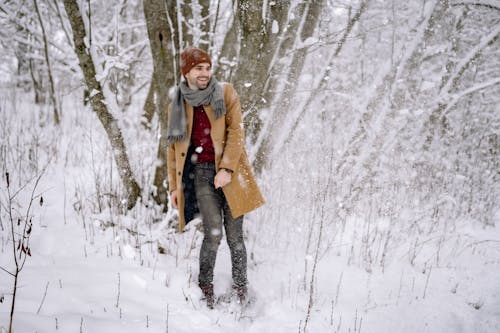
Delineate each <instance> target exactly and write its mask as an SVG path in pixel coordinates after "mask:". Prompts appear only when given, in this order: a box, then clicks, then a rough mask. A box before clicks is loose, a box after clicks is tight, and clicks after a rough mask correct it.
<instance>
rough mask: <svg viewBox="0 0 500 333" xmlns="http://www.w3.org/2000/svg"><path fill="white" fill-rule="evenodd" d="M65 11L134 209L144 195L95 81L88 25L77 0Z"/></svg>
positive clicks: (68, 3)
mask: <svg viewBox="0 0 500 333" xmlns="http://www.w3.org/2000/svg"><path fill="white" fill-rule="evenodd" d="M64 8H65V10H66V13H67V15H68V19H69V21H70V23H71V29H72V31H73V42H74V45H75V52H76V54H77V56H78V60H79V64H80V67H81V69H82V72H83V76H84V78H85V83H86V86H87V89H88V90H89V93H90V95H89V99H90V103H91V105H92V109H93V110H94V112H95V113H96V115H97V117H98V118H99V120H100V122H101V124H102V126H103V127H104V130H105V132H106V134H107V136H108V140H109V142H110V144H111V148H112V149H113V151H114V158H115V162H116V165H117V168H118V172H119V175H120V178H121V180H122V182H123V185H124V187H125V192H126V197H127V207H128V208H129V209H131V208H133V207H134V206H135V204H136V202H137V199H138V197H139V196H140V194H141V189H140V188H139V185H138V184H137V182H136V181H135V179H134V177H133V175H132V170H131V168H130V163H129V160H128V156H127V152H126V148H125V143H124V141H123V137H122V133H121V130H120V128H119V127H118V123H117V121H116V120H115V119H114V117H113V115H112V114H111V112H109V110H108V107H107V105H106V103H105V97H104V93H103V90H102V87H101V84H100V83H99V81H97V79H96V70H95V66H94V61H93V59H92V56H91V53H90V50H89V48H88V47H87V45H86V44H85V38H86V36H87V33H86V31H85V25H84V22H83V18H82V15H81V13H80V9H79V7H78V3H77V2H76V0H64Z"/></svg>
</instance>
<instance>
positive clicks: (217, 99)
mask: <svg viewBox="0 0 500 333" xmlns="http://www.w3.org/2000/svg"><path fill="white" fill-rule="evenodd" d="M184 101H186V102H187V103H188V104H189V105H191V106H193V107H196V106H200V105H208V104H210V105H211V106H212V109H213V110H214V112H215V118H216V119H218V118H220V117H222V116H225V115H226V105H225V103H224V92H223V89H222V84H220V83H219V82H217V80H216V79H215V78H214V77H212V78H211V79H210V82H209V83H208V86H207V87H206V88H205V89H203V90H192V89H190V88H189V87H188V85H187V83H186V82H185V81H182V82H181V83H180V84H179V87H177V89H176V91H175V95H174V99H173V101H172V109H171V110H170V121H169V123H168V130H167V141H168V144H172V143H174V142H177V141H184V140H186V136H187V125H186V108H185V106H184Z"/></svg>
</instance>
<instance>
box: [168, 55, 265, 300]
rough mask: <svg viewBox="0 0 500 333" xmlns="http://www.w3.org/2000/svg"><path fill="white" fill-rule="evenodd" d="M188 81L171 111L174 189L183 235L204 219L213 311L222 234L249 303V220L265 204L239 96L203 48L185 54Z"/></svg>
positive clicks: (205, 284)
mask: <svg viewBox="0 0 500 333" xmlns="http://www.w3.org/2000/svg"><path fill="white" fill-rule="evenodd" d="M181 71H182V75H183V76H184V78H185V81H182V82H181V83H180V84H179V87H177V90H176V93H175V96H174V99H173V101H172V104H171V105H170V106H169V109H168V121H169V122H168V133H167V140H168V142H169V146H168V150H167V155H168V158H167V160H168V182H169V189H170V200H171V203H172V206H173V207H174V208H178V209H179V231H180V232H182V231H183V229H184V226H185V224H186V223H187V222H189V221H190V220H191V219H193V218H194V217H195V215H196V214H198V213H201V218H202V221H203V222H202V223H203V232H204V237H203V243H202V246H201V249H200V271H199V276H198V283H199V286H200V288H201V290H202V292H203V295H204V297H205V300H206V302H207V306H208V307H209V308H213V307H214V302H215V297H214V288H213V274H214V266H215V259H216V256H217V250H218V247H219V244H220V242H221V239H222V232H223V230H222V227H223V226H224V230H225V233H226V240H227V243H228V245H229V249H230V251H231V265H232V278H233V289H234V293H235V295H236V296H237V300H238V301H239V302H240V303H242V302H244V301H245V300H246V298H247V290H248V287H247V284H248V281H247V253H246V248H245V243H244V240H243V215H244V214H246V213H248V212H250V211H252V210H254V209H256V208H257V207H259V206H261V205H262V204H264V199H263V198H262V195H261V193H260V191H259V188H258V187H257V184H256V182H255V179H254V177H253V174H252V170H251V167H250V163H249V162H248V158H247V153H246V151H245V148H244V142H245V139H244V130H243V123H242V115H241V107H240V102H239V98H238V95H237V93H236V91H235V90H234V88H233V86H232V85H230V84H227V83H226V84H221V83H219V82H217V80H216V79H215V78H214V77H212V61H211V59H210V56H209V55H208V53H206V52H205V51H203V50H200V49H198V48H194V47H190V48H186V49H185V50H184V51H183V52H182V54H181Z"/></svg>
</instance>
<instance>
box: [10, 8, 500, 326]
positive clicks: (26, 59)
mask: <svg viewBox="0 0 500 333" xmlns="http://www.w3.org/2000/svg"><path fill="white" fill-rule="evenodd" d="M0 22H1V24H2V27H3V29H2V30H1V31H0V43H1V45H2V47H1V48H0V56H1V60H2V61H1V65H0V71H1V75H0V85H1V87H0V88H1V91H2V95H1V96H2V100H1V104H0V165H1V168H2V174H5V173H6V172H10V173H11V175H12V174H14V173H15V174H16V177H15V179H18V180H19V184H24V183H26V182H28V181H29V180H30V179H31V178H32V177H33V175H34V174H37V172H39V170H40V165H45V164H46V162H47V161H48V160H50V161H51V162H50V163H51V164H52V165H62V166H64V170H70V171H68V174H67V176H66V175H65V176H64V177H62V178H64V182H65V183H64V184H65V186H66V182H67V188H66V187H65V192H64V200H65V205H66V201H67V205H68V207H69V208H68V209H73V210H74V211H75V212H77V214H78V216H79V217H81V220H82V223H83V224H84V225H86V226H87V227H88V228H90V227H92V223H89V219H90V218H89V216H94V215H93V214H96V215H98V216H99V219H100V221H103V222H102V225H104V226H106V227H113V228H114V227H117V228H122V229H126V230H127V232H128V233H129V234H130V235H132V236H130V237H131V239H132V240H133V241H135V242H137V244H134V246H139V245H138V244H140V243H141V242H144V239H145V238H148V240H149V241H151V239H154V240H157V239H158V238H160V236H161V234H162V233H164V232H165V230H164V229H159V230H157V229H155V225H157V223H158V221H162V220H165V219H169V221H170V220H175V216H173V215H175V213H174V212H173V211H172V210H171V209H170V205H169V202H168V188H167V182H166V174H167V173H166V168H167V164H166V156H165V154H166V142H165V135H164V134H165V131H166V128H167V123H166V116H165V113H166V106H167V105H168V103H170V98H171V97H170V96H171V94H170V93H171V89H172V87H174V86H175V85H176V84H177V83H178V82H179V80H181V75H180V72H179V54H180V51H181V50H182V49H183V48H184V47H185V46H187V45H195V46H198V47H200V48H203V49H205V50H207V51H208V52H209V53H210V54H211V55H212V59H213V60H214V74H215V75H216V77H217V78H218V79H219V80H220V81H227V82H231V83H232V84H233V85H234V86H235V88H236V90H237V91H238V94H239V96H240V100H241V104H242V106H243V112H244V126H245V129H246V131H247V142H246V146H247V149H248V152H249V154H250V158H251V159H252V162H253V164H254V166H255V168H256V170H258V172H259V177H258V179H259V184H261V185H262V187H263V188H264V189H265V193H264V196H265V197H266V201H267V205H266V206H265V207H264V208H262V209H261V210H259V211H258V212H256V214H255V215H254V219H255V221H257V222H256V223H254V224H250V223H249V224H248V228H249V229H250V234H252V233H255V234H257V233H265V235H266V236H265V237H262V238H259V237H255V238H256V239H255V243H254V245H255V246H256V247H263V248H265V247H266V246H269V243H272V244H273V246H276V247H278V248H279V249H281V250H282V251H283V252H286V251H288V250H291V249H300V251H302V252H301V253H302V254H303V255H304V256H305V257H307V258H313V259H312V260H310V259H307V260H306V259H304V261H303V262H302V261H301V263H302V264H303V265H302V264H301V269H302V267H303V276H302V282H301V285H300V287H301V288H304V291H305V292H306V293H307V295H308V296H307V299H308V302H306V303H307V305H306V306H304V308H306V309H309V310H306V311H305V312H304V313H307V315H304V316H303V319H304V320H303V322H302V324H300V325H298V326H300V327H301V328H300V329H303V330H304V331H305V330H307V327H308V326H309V325H311V323H312V321H313V320H314V319H313V318H312V317H311V316H314V315H311V314H314V311H311V309H314V307H315V306H316V305H317V301H318V297H319V296H317V295H318V294H319V293H317V292H316V291H315V290H316V289H315V288H321V287H320V286H319V287H318V285H320V284H319V283H320V282H319V281H318V280H316V278H315V275H316V274H320V273H317V272H321V265H319V264H318V262H320V261H321V260H322V258H328V255H329V254H330V253H333V252H335V254H336V255H339V256H340V257H341V258H345V259H346V262H347V263H348V264H349V265H351V264H352V265H357V266H359V267H362V268H363V269H364V270H365V271H367V272H371V271H373V270H376V269H381V270H385V269H386V268H387V266H388V265H390V264H391V262H393V261H395V260H396V259H395V258H404V260H405V261H407V262H408V263H409V265H411V266H418V265H420V266H419V267H420V268H422V267H423V269H422V270H424V271H426V272H429V271H428V270H425V269H427V268H428V267H432V266H433V265H434V266H439V265H440V263H441V262H442V260H444V259H443V252H444V248H446V244H451V243H452V242H456V244H462V245H463V242H466V239H467V237H468V236H466V235H465V236H464V234H465V232H464V233H463V234H460V232H459V230H460V228H461V226H464V225H466V226H472V225H474V226H481V227H485V228H494V226H495V225H498V219H499V216H500V215H499V214H500V213H499V212H498V202H499V194H500V187H499V184H500V181H499V173H498V170H499V169H500V162H499V161H500V160H499V157H498V155H499V147H500V142H499V132H500V114H499V109H500V107H499V104H500V57H499V56H498V55H499V52H500V41H499V34H500V6H499V5H498V3H497V2H496V1H491V0H477V1H468V0H426V1H422V0H409V1H403V2H402V1H396V0H384V1H380V0H353V1H350V0H338V1H328V0H314V1H301V0H293V1H292V0H289V1H282V0H278V1H246V0H220V1H205V0H177V1H175V0H174V1H160V0H144V1H140V0H117V1H94V0H64V1H62V0H15V1H12V0H0ZM48 170H50V166H49V167H48ZM73 175H77V176H73ZM13 179H14V177H13ZM0 189H1V190H2V191H3V190H4V189H5V186H3V187H1V188H0ZM66 196H67V198H66ZM145 212H147V213H145ZM0 214H2V219H3V221H7V219H6V216H5V214H6V210H5V209H4V208H2V210H1V211H0ZM165 214H166V215H165ZM102 215H106V216H105V217H103V216H102ZM165 216H168V217H167V218H166V217H165ZM128 219H130V220H134V224H133V225H132V226H131V225H123V224H122V223H123V221H126V220H128ZM270 222H271V223H270ZM5 224H6V223H5V222H3V226H2V233H3V234H5V235H6V236H5V241H6V242H7V240H8V241H10V242H12V241H13V240H12V239H11V237H10V236H8V235H7V234H6V233H5V231H4V227H5ZM144 230H147V231H144ZM151 230H153V231H151ZM154 230H156V233H155V231H154ZM488 230H489V229H488ZM92 235H93V232H89V233H88V234H86V236H88V239H89V240H92V241H93V236H92ZM114 236H116V235H114ZM194 242H195V241H194V237H193V243H194ZM150 243H152V241H151V242H150ZM266 244H267V245H266ZM292 244H294V245H293V246H292ZM346 244H347V245H346ZM162 246H164V244H162ZM460 246H461V245H457V248H460ZM463 246H465V245H463ZM429 247H432V253H433V254H432V255H429V256H427V255H426V256H424V255H423V253H425V249H428V248H429ZM402 249H404V250H402ZM450 251H451V250H450ZM456 251H459V250H456ZM167 252H168V251H167ZM189 253H191V252H189ZM283 260H285V259H283ZM176 262H177V257H176ZM0 274H1V272H0ZM428 274H429V276H430V273H428ZM341 280H342V279H341ZM2 281H3V280H2ZM340 282H341V281H340ZM340 282H339V285H340ZM316 283H317V284H316ZM332 304H333V303H332ZM335 306H337V302H335ZM332 309H333V305H332ZM332 311H333V310H332ZM312 325H313V327H314V324H312Z"/></svg>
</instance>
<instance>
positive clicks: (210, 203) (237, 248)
mask: <svg viewBox="0 0 500 333" xmlns="http://www.w3.org/2000/svg"><path fill="white" fill-rule="evenodd" d="M214 178H215V165H214V164H213V163H201V164H197V165H196V167H195V177H194V186H195V191H196V199H197V201H198V208H199V209H200V213H201V217H202V220H203V232H204V234H205V235H204V238H203V243H202V245H201V250H200V274H199V277H198V282H199V284H200V286H207V285H211V284H212V282H213V277H214V266H215V259H216V257H217V249H218V248H219V244H220V242H221V239H222V225H224V229H225V231H226V239H227V244H228V245H229V250H230V251H231V264H232V275H233V283H234V285H235V286H237V287H243V286H246V284H247V250H246V248H245V243H244V241H243V216H240V217H238V218H233V216H232V215H231V212H230V210H229V205H228V204H227V201H226V198H225V196H224V193H223V192H222V189H215V186H214Z"/></svg>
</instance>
